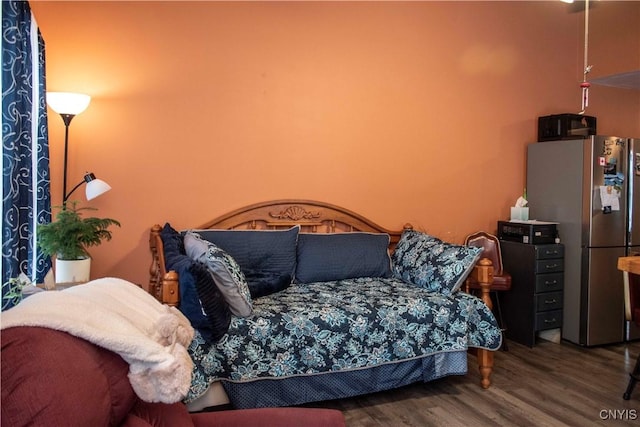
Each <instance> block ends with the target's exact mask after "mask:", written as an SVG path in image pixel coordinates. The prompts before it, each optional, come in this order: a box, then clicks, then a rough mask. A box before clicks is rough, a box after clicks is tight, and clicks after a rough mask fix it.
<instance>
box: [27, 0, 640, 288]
mask: <svg viewBox="0 0 640 427" xmlns="http://www.w3.org/2000/svg"><path fill="white" fill-rule="evenodd" d="M30 4H31V5H32V8H33V11H34V14H35V15H36V18H37V19H38V24H39V26H40V29H41V31H42V34H43V36H44V38H45V41H46V43H47V72H48V76H47V78H48V88H49V90H64V91H75V92H86V93H90V94H91V95H92V97H93V99H92V103H91V105H90V107H89V109H88V110H87V111H86V112H84V113H83V114H82V115H81V116H80V117H78V118H76V119H75V120H74V123H73V126H72V128H71V136H70V138H71V139H70V169H69V171H70V176H72V177H79V176H81V175H83V174H84V172H85V171H86V170H92V171H93V172H95V173H96V174H97V175H98V176H100V177H101V178H103V179H105V180H106V181H108V182H109V183H110V184H111V185H112V186H113V188H114V191H111V192H110V193H108V194H107V195H105V196H104V197H101V198H99V199H96V200H94V201H92V202H91V206H93V207H96V208H98V209H99V212H100V214H101V215H104V216H109V217H113V218H117V219H118V220H119V221H120V222H121V223H122V224H123V226H122V228H120V229H117V230H115V231H114V238H113V240H112V241H110V242H108V243H105V244H104V245H102V246H100V247H99V248H96V249H95V250H93V251H92V255H93V256H94V259H95V263H94V269H93V275H94V276H95V277H100V276H106V275H108V276H117V277H123V278H126V279H128V280H131V281H133V282H137V283H145V282H146V281H147V270H148V265H149V253H148V249H147V242H146V240H147V236H148V228H149V226H150V225H151V224H153V223H156V222H161V221H165V220H166V221H171V222H172V223H173V224H175V225H176V226H178V227H180V226H187V225H191V224H196V223H202V222H204V221H206V220H208V219H210V218H212V217H214V216H216V215H218V214H221V213H224V212H227V211H230V210H232V209H234V208H236V207H239V206H243V205H247V204H250V203H254V202H259V201H263V200H270V199H278V198H288V197H291V198H307V199H316V200H324V201H328V202H331V203H335V204H338V205H341V206H345V207H347V208H349V209H352V210H354V211H356V212H360V213H362V214H365V215H366V216H367V217H369V218H372V219H373V220H375V221H376V222H377V223H379V224H382V225H384V226H386V227H388V228H391V229H399V228H401V227H402V225H403V224H404V223H406V222H411V223H412V224H414V226H415V227H416V228H418V229H421V230H425V231H428V232H430V233H432V234H434V235H437V236H440V237H441V238H443V239H447V240H450V241H453V242H458V243H460V242H461V241H462V240H463V239H464V237H465V236H466V235H467V234H468V233H469V232H471V231H474V230H477V229H487V230H491V231H493V230H495V223H496V220H498V219H502V218H505V217H506V216H507V215H508V209H509V206H511V205H512V204H513V201H514V200H515V199H516V198H517V197H518V196H519V195H520V194H521V193H522V189H523V186H524V176H525V170H524V166H525V158H524V154H525V147H526V145H527V144H528V143H530V142H532V141H535V138H536V126H535V119H536V118H537V117H538V116H541V115H546V114H552V113H557V112H571V111H577V110H579V103H580V93H579V82H580V79H581V71H582V65H581V64H582V63H581V59H582V51H581V48H582V43H583V40H582V30H583V29H582V17H583V15H582V14H581V13H570V12H568V11H567V8H566V6H565V5H564V4H561V3H560V2H408V3H404V2H403V3H395V2H372V3H369V2H356V3H340V2H337V3H336V2H327V3H324V2H312V3H307V2H291V3H279V2H268V3H267V2H265V3H261V2H256V3H247V2H242V3H233V2H230V3H219V2H106V3H105V2H103V3H100V2H70V3H61V2H38V1H34V2H31V3H30ZM639 14H640V8H639V7H638V3H637V2H606V1H603V2H599V4H598V5H597V6H596V7H594V9H593V14H592V23H593V25H592V27H593V29H592V34H591V38H592V46H591V58H592V59H591V62H592V63H594V65H595V67H594V71H593V76H594V77H598V76H606V75H610V74H616V73H619V72H624V71H628V70H637V69H638V68H640V57H639V55H640V53H638V52H640V49H639V48H638V43H639V42H638V40H640V37H639V35H638V31H640V30H638V25H636V24H637V22H638V17H639ZM639 110H640V100H639V99H638V96H637V91H636V92H634V91H629V90H625V89H619V88H609V87H605V86H595V85H594V88H593V89H592V91H591V106H590V108H589V114H591V115H594V116H597V117H598V119H599V132H600V133H604V134H607V133H618V134H627V135H638V134H640V123H638V120H637V118H638V114H639ZM49 132H50V138H51V139H50V141H51V159H52V161H51V167H52V184H53V185H52V200H53V203H54V204H55V203H56V202H55V201H56V200H60V199H61V194H60V191H59V187H60V185H59V183H60V181H61V176H62V166H61V161H60V158H61V155H62V143H63V133H64V132H63V126H62V123H60V122H59V120H57V118H56V117H55V116H53V115H52V116H50V123H49ZM72 180H74V181H75V180H77V179H76V178H72Z"/></svg>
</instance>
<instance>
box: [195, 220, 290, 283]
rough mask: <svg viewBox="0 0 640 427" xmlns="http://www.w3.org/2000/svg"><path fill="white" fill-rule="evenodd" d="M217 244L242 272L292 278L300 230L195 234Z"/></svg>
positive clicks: (206, 231)
mask: <svg viewBox="0 0 640 427" xmlns="http://www.w3.org/2000/svg"><path fill="white" fill-rule="evenodd" d="M192 231H194V232H196V233H198V234H199V235H200V236H201V237H202V238H203V239H205V240H208V241H210V242H212V243H215V245H216V246H218V247H219V248H221V249H223V250H224V251H225V252H226V253H228V254H229V255H231V257H232V258H233V259H234V260H235V261H236V262H237V263H238V265H240V268H241V269H242V271H249V270H253V271H262V272H270V273H277V274H279V275H289V276H292V277H293V273H294V271H295V268H296V242H297V241H298V233H299V232H300V226H299V225H296V226H295V227H292V228H290V229H288V230H192Z"/></svg>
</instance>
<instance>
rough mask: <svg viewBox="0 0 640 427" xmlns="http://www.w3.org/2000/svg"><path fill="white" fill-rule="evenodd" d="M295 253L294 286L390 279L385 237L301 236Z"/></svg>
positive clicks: (349, 235)
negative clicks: (348, 280)
mask: <svg viewBox="0 0 640 427" xmlns="http://www.w3.org/2000/svg"><path fill="white" fill-rule="evenodd" d="M297 252H298V263H297V267H296V275H295V280H296V282H298V283H311V282H327V281H330V280H341V279H354V278H357V277H391V258H390V257H389V235H388V234H378V233H360V232H356V233H336V234H315V233H301V234H300V235H299V236H298V251H297Z"/></svg>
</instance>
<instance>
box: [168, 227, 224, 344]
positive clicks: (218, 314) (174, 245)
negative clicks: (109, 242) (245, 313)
mask: <svg viewBox="0 0 640 427" xmlns="http://www.w3.org/2000/svg"><path fill="white" fill-rule="evenodd" d="M160 237H161V238H162V246H163V249H164V251H163V252H164V257H165V267H166V269H167V271H169V270H173V271H175V272H176V273H178V279H179V281H180V304H179V305H178V309H179V310H180V311H181V312H182V314H184V315H185V317H186V318H187V319H189V322H191V326H193V327H194V328H195V329H197V330H199V331H200V333H201V334H202V336H203V337H204V338H205V339H206V340H208V341H215V340H217V339H219V338H220V337H221V336H222V335H224V334H225V333H226V332H227V328H228V327H229V322H230V321H231V313H230V312H229V307H228V306H226V302H225V301H224V298H223V297H222V295H220V294H219V292H218V295H215V292H217V287H216V285H215V283H214V282H213V279H212V278H211V275H210V274H209V272H208V270H207V269H206V268H204V269H203V268H201V266H199V265H198V263H196V262H195V261H193V260H192V259H191V258H189V257H188V256H187V255H186V254H185V251H184V243H183V238H182V235H181V234H180V233H179V232H177V231H176V230H175V229H174V228H173V227H171V225H170V224H169V223H167V224H165V226H164V227H163V229H162V231H161V232H160ZM207 287H213V288H215V291H213V293H211V292H206V291H204V289H205V288H207ZM201 294H202V295H201ZM202 296H203V297H204V298H202ZM227 318H228V321H227Z"/></svg>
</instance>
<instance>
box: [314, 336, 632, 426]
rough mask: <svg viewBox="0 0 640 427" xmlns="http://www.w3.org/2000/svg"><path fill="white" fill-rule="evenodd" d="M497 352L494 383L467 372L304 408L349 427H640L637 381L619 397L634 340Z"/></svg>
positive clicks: (471, 365)
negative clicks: (332, 413)
mask: <svg viewBox="0 0 640 427" xmlns="http://www.w3.org/2000/svg"><path fill="white" fill-rule="evenodd" d="M508 343H509V351H499V352H497V353H496V354H495V364H496V368H495V370H494V373H493V377H492V380H493V384H492V386H491V388H489V389H488V390H483V389H481V388H480V385H479V381H480V376H479V374H478V372H477V365H476V361H475V358H474V357H472V356H470V357H469V374H468V375H467V376H460V377H448V378H444V379H441V380H437V381H434V382H431V383H427V384H414V385H410V386H407V387H404V388H401V389H397V390H392V391H387V392H380V393H375V394H370V395H366V396H360V397H355V398H351V399H342V400H337V401H331V402H324V403H322V404H315V405H309V406H322V407H327V408H335V409H339V410H341V411H342V412H343V413H344V415H345V419H346V422H347V426H348V427H364V426H375V427H378V426H385V427H387V426H393V427H396V426H414V427H426V426H464V427H467V426H536V427H540V426H590V425H606V426H626V425H629V426H631V425H634V426H640V384H639V385H638V386H636V390H635V391H634V393H633V395H632V397H631V400H628V401H625V400H623V399H622V394H623V392H624V390H625V389H626V386H627V383H628V379H629V374H628V373H629V372H630V371H631V370H632V369H633V366H634V364H635V360H636V357H637V356H638V354H640V341H635V342H632V343H627V344H619V345H611V346H603V347H595V348H583V347H579V346H576V345H573V344H570V343H566V342H562V343H560V344H555V343H552V342H549V341H544V340H540V341H539V342H538V345H536V346H535V347H533V348H529V347H526V346H522V345H520V344H517V343H514V342H511V341H509V342H508Z"/></svg>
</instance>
